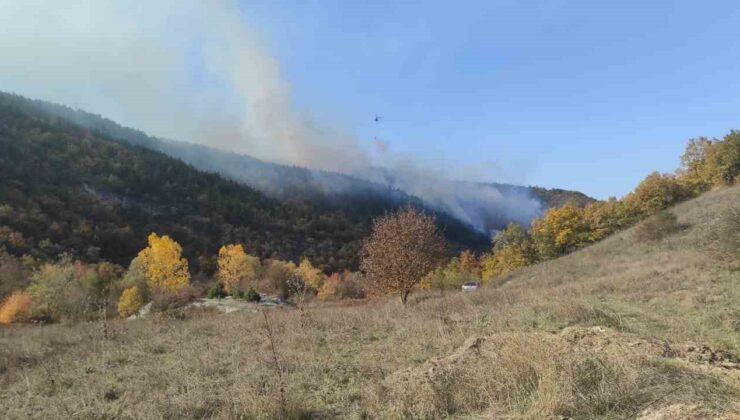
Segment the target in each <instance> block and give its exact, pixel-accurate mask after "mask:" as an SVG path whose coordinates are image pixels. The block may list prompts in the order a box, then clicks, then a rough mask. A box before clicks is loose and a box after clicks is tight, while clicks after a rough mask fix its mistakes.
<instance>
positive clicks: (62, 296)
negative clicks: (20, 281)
mask: <svg viewBox="0 0 740 420" xmlns="http://www.w3.org/2000/svg"><path fill="white" fill-rule="evenodd" d="M100 284H101V281H100V277H99V274H98V273H97V271H96V270H95V269H94V268H93V267H90V266H86V265H84V264H82V263H80V262H71V260H69V259H66V258H63V259H62V260H61V261H60V262H59V263H56V264H51V263H50V264H44V265H42V266H41V268H39V269H38V270H37V271H36V272H34V273H33V276H32V277H31V285H30V286H29V287H28V293H30V294H31V297H32V298H33V308H32V314H31V315H32V317H33V318H38V319H47V320H52V321H61V320H68V321H77V320H81V319H90V318H92V317H97V316H99V312H98V310H99V309H100V308H101V307H102V305H104V303H105V301H106V299H107V294H104V293H102V292H101V291H100Z"/></svg>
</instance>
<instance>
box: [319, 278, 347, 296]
mask: <svg viewBox="0 0 740 420" xmlns="http://www.w3.org/2000/svg"><path fill="white" fill-rule="evenodd" d="M341 284H342V275H341V274H339V273H334V274H332V275H331V276H329V277H328V278H327V279H326V280H325V281H324V283H323V284H322V285H321V289H319V293H318V298H319V299H321V300H326V299H330V298H332V297H333V296H334V295H336V293H337V289H339V286H340V285H341Z"/></svg>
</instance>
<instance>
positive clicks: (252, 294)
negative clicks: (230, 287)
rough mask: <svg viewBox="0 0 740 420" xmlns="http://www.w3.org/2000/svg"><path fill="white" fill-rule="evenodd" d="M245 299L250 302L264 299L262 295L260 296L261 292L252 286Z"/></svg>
mask: <svg viewBox="0 0 740 420" xmlns="http://www.w3.org/2000/svg"><path fill="white" fill-rule="evenodd" d="M244 299H246V300H248V301H250V302H259V301H260V300H262V296H260V294H259V293H257V291H256V290H254V288H253V287H250V288H249V290H247V293H246V294H244Z"/></svg>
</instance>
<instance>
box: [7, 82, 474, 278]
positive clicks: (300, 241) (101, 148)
mask: <svg viewBox="0 0 740 420" xmlns="http://www.w3.org/2000/svg"><path fill="white" fill-rule="evenodd" d="M49 109H53V110H54V112H50V111H49ZM60 114H66V115H60ZM87 115H89V114H84V113H81V112H78V111H71V110H69V108H64V107H59V106H56V105H50V104H47V103H44V102H39V101H31V100H28V99H25V98H22V97H19V96H15V95H9V94H0V174H2V176H0V246H4V247H6V248H7V249H8V250H9V251H11V252H12V253H14V254H16V255H21V254H30V255H32V256H34V257H37V258H40V259H50V258H56V256H57V255H59V254H60V253H70V254H73V255H75V256H76V257H78V258H82V259H84V260H88V261H97V260H99V259H105V260H110V261H113V262H116V263H120V264H124V265H126V264H128V262H129V261H130V260H131V259H132V258H133V257H134V256H135V255H136V253H137V252H138V251H139V250H140V249H141V248H143V247H144V245H145V243H146V236H147V235H148V234H149V233H150V232H158V233H160V234H169V235H171V236H172V237H174V238H175V239H176V240H177V241H178V242H179V243H180V244H182V245H183V249H184V252H185V255H186V256H187V258H188V259H189V260H190V262H191V266H192V267H193V269H194V270H196V271H197V270H198V269H199V268H205V267H206V266H208V265H209V264H211V263H212V260H211V257H212V256H213V255H214V254H215V253H216V252H217V251H218V248H219V247H220V245H222V244H225V243H236V242H238V243H243V244H245V246H246V248H247V250H248V251H249V252H250V253H253V254H256V255H258V256H260V257H262V258H268V257H276V258H281V259H291V260H298V259H299V258H301V257H303V256H306V257H309V258H310V259H311V260H312V261H313V262H314V263H315V264H317V265H318V266H320V267H322V268H323V269H324V270H326V271H336V270H342V269H345V268H356V267H357V259H358V254H359V249H360V246H361V241H362V239H363V238H364V237H365V236H367V235H368V233H369V231H370V226H371V217H372V216H374V215H378V214H382V213H383V212H386V211H389V210H392V209H394V208H397V207H399V206H402V205H405V204H407V203H415V204H417V205H422V203H420V202H419V201H418V200H416V199H414V198H413V197H409V196H408V195H405V194H403V193H402V192H398V191H388V192H387V194H383V195H380V194H375V193H372V191H375V190H374V189H376V188H380V187H377V186H375V185H371V184H369V183H365V184H363V185H368V188H367V190H366V191H370V192H371V193H367V194H366V193H363V192H359V193H356V194H354V195H352V196H347V197H344V201H343V202H342V203H340V204H336V203H332V204H328V203H330V202H331V199H330V195H329V193H325V194H324V195H322V196H321V197H319V198H315V199H308V198H302V197H294V198H292V199H291V200H279V199H277V198H274V197H271V196H268V195H266V194H264V193H263V192H260V191H258V190H256V189H254V188H251V187H248V186H245V185H243V184H242V183H239V182H236V181H234V180H229V179H225V178H224V177H222V176H221V175H218V174H215V173H209V172H204V171H202V170H198V169H196V168H195V167H194V165H190V164H188V163H185V162H183V161H182V160H179V159H175V158H173V157H170V156H167V155H166V154H163V153H161V152H158V151H155V150H152V148H153V145H154V146H156V147H160V148H166V147H167V146H168V145H173V144H174V145H176V146H177V147H175V149H174V150H179V151H181V153H184V152H182V151H183V150H187V151H192V150H202V152H203V153H210V154H211V156H223V157H224V159H233V161H234V162H239V163H240V164H241V163H242V162H255V165H264V167H265V168H266V170H267V169H270V168H273V169H275V170H280V171H283V172H281V174H285V173H292V174H294V176H295V177H296V179H298V180H300V179H302V178H301V177H304V176H305V174H306V173H307V172H306V171H305V170H301V169H299V168H290V167H283V166H279V165H271V164H266V163H264V162H260V161H257V160H250V158H247V157H238V158H237V157H236V155H232V154H228V153H223V152H218V151H216V150H213V149H208V148H204V147H202V146H190V145H188V146H185V144H184V143H174V142H165V141H161V140H157V139H152V138H149V137H146V136H145V135H144V134H143V133H139V132H136V131H134V130H129V129H124V128H121V127H119V126H117V125H115V124H114V123H112V122H109V121H107V120H104V119H102V118H99V117H96V118H97V119H96V118H89V120H90V121H87V122H86V123H85V124H80V123H79V121H78V122H77V123H74V122H72V121H75V118H77V119H78V120H79V119H80V118H83V117H84V118H87ZM91 121H98V122H100V123H101V124H102V126H101V127H91V126H90V124H91ZM111 132H112V134H106V133H111ZM116 133H117V135H116ZM134 134H136V136H134ZM124 135H126V136H130V137H131V139H130V140H124V139H122V136H124ZM142 142H147V147H142V145H141V144H142ZM173 154H174V152H173ZM255 167H257V166H251V167H250V168H255ZM250 170H254V169H250ZM330 176H337V177H341V176H339V175H336V174H333V175H330ZM295 182H296V183H297V182H298V181H295ZM277 195H279V194H277ZM436 214H437V216H438V221H439V224H440V226H441V228H442V229H443V230H444V233H445V235H446V237H447V238H448V240H449V241H450V242H451V243H452V245H453V248H455V249H458V250H459V249H461V248H463V247H467V248H472V249H478V250H480V249H484V248H486V247H487V246H488V238H487V237H486V236H485V235H481V234H480V233H478V232H476V231H475V230H474V229H472V228H471V227H470V226H467V225H465V224H464V223H462V222H460V221H458V220H456V219H454V218H452V217H450V216H448V215H446V214H444V213H441V212H436Z"/></svg>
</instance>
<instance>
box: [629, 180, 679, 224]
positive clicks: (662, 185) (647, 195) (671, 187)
mask: <svg viewBox="0 0 740 420" xmlns="http://www.w3.org/2000/svg"><path fill="white" fill-rule="evenodd" d="M689 197H691V191H690V190H689V189H687V187H686V186H685V185H683V184H682V183H680V182H679V181H678V179H676V177H675V176H674V175H672V174H661V173H659V172H653V173H651V174H650V175H648V176H647V177H646V178H645V179H644V180H642V182H640V184H639V185H638V186H637V187H636V188H635V190H634V191H632V192H631V193H629V194H628V195H627V196H626V197H625V198H624V204H625V206H627V211H629V212H632V213H634V214H636V215H637V216H638V217H646V216H650V215H653V214H655V213H657V212H658V211H660V210H663V209H665V208H667V207H669V206H671V205H673V204H675V203H678V202H679V201H681V200H685V199H687V198H689Z"/></svg>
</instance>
